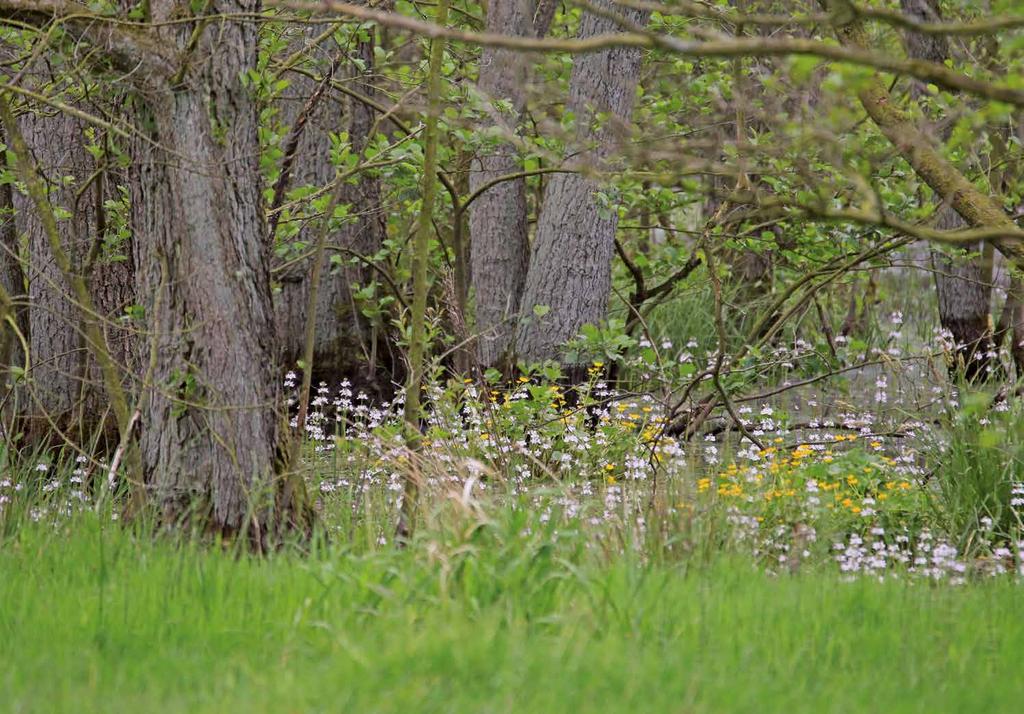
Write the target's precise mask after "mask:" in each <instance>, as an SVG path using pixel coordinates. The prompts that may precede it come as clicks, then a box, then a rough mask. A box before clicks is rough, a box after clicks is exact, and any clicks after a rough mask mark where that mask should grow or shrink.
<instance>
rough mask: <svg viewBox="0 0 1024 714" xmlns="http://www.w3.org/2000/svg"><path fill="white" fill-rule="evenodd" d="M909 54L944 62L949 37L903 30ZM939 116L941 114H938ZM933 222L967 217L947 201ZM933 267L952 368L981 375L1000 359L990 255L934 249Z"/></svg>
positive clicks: (947, 224)
mask: <svg viewBox="0 0 1024 714" xmlns="http://www.w3.org/2000/svg"><path fill="white" fill-rule="evenodd" d="M900 6H901V7H902V9H903V13H904V14H905V15H907V16H909V17H911V18H913V19H914V20H917V21H920V22H941V21H942V14H941V12H940V9H939V6H938V3H937V2H935V0H900ZM905 43H906V48H907V55H908V56H909V57H911V58H913V59H923V60H928V61H929V62H935V63H938V64H943V63H944V62H945V61H946V60H948V59H949V58H950V49H949V40H948V38H947V37H946V36H945V35H926V34H923V33H918V32H914V31H907V32H906V33H905ZM911 95H912V96H913V97H914V98H915V99H920V98H921V97H923V96H925V90H924V88H923V87H922V86H921V82H917V81H914V82H913V84H912V85H911ZM941 119H942V118H940V120H941ZM937 133H938V136H939V138H940V139H943V140H944V139H945V138H947V137H948V134H949V131H948V129H942V128H940V129H939V130H938V132H937ZM936 227H937V228H941V229H944V230H956V229H962V228H967V227H968V225H967V222H966V221H965V220H964V219H963V218H961V216H960V215H959V214H958V213H957V212H956V211H955V210H953V209H952V208H951V207H949V206H943V207H941V208H940V209H939V214H938V219H937V225H936ZM965 248H966V249H967V251H968V252H972V253H979V252H981V251H982V250H983V246H982V245H981V244H977V243H976V244H973V245H970V246H965ZM932 267H933V268H934V270H935V273H934V275H935V291H936V293H937V295H938V303H939V322H940V323H941V325H942V327H943V329H945V330H948V331H949V332H950V334H951V335H952V337H953V340H954V341H955V342H956V352H955V355H954V361H953V364H952V365H951V368H952V369H953V370H954V372H956V373H957V374H961V373H962V374H963V375H964V377H965V378H966V379H967V380H968V381H971V382H974V381H978V380H984V379H986V378H988V376H989V375H990V374H991V373H992V371H993V370H994V368H995V366H996V365H997V364H998V361H997V355H996V351H995V343H994V341H993V331H992V318H991V307H992V260H991V256H990V257H989V259H987V260H986V259H985V256H984V255H975V256H973V257H969V258H958V259H952V258H950V257H949V255H948V254H947V253H943V252H942V251H939V250H933V251H932Z"/></svg>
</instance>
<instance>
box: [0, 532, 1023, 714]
mask: <svg viewBox="0 0 1024 714" xmlns="http://www.w3.org/2000/svg"><path fill="white" fill-rule="evenodd" d="M507 525H508V524H503V525H499V526H497V527H496V528H495V530H494V532H490V533H485V534H478V536H477V538H478V543H477V544H476V547H471V546H467V545H465V544H464V545H463V547H461V548H450V547H446V546H445V545H443V544H439V543H438V542H437V541H436V540H434V539H433V538H432V537H431V538H424V539H418V540H417V542H416V544H414V545H413V546H412V547H410V548H407V549H405V550H394V549H392V550H382V551H379V552H376V553H364V554H356V553H354V552H352V551H351V550H349V549H346V548H342V547H340V546H327V547H323V548H318V549H316V550H315V552H314V553H312V554H309V555H305V556H302V557H300V556H297V555H296V554H294V553H288V552H282V553H279V554H277V555H275V556H272V557H270V558H266V559H257V558H253V557H249V556H239V555H238V554H236V553H232V552H226V551H220V550H216V549H209V548H203V547H198V546H196V547H191V546H182V545H180V544H175V543H171V542H169V541H161V540H157V541H154V540H153V539H152V538H137V537H135V536H133V535H131V534H130V533H129V532H127V531H125V530H123V529H120V528H115V527H111V526H110V525H109V522H106V523H104V522H103V521H102V520H101V519H98V518H96V517H94V516H88V515H86V516H82V517H79V518H76V519H75V520H74V521H73V522H72V523H69V524H68V527H67V528H65V529H61V530H59V531H54V530H53V529H50V528H44V527H40V526H32V527H27V528H26V529H24V530H23V531H22V532H21V533H20V534H19V537H18V538H17V540H16V542H13V543H9V544H8V545H7V547H5V548H3V549H0V603H2V605H0V692H2V694H0V710H2V711H6V712H141V711H161V712H225V711H246V712H315V711H323V712H341V711H353V712H354V711H367V712H566V711H580V712H653V711H674V712H725V711H728V712H770V711H777V712H782V711H791V712H868V711H886V712H929V713H934V712H965V711H986V712H1014V711H1019V703H1020V701H1021V698H1022V696H1024V679H1022V678H1021V677H1020V676H1019V672H1020V662H1021V659H1022V657H1024V599H1022V598H1021V596H1020V590H1019V585H1016V584H1014V583H1013V582H1011V581H1007V580H1005V579H994V580H987V581H984V582H981V583H976V584H973V585H971V586H970V587H960V588H955V587H949V586H944V585H943V586H936V585H934V584H930V583H928V582H922V581H918V580H895V579H889V580H886V581H885V582H879V581H878V580H876V579H870V578H858V579H855V580H843V579H841V578H840V576H839V575H837V574H836V573H834V572H823V571H821V570H808V571H802V572H800V573H798V574H795V575H789V574H786V575H782V576H775V577H773V576H769V575H766V574H765V573H764V571H763V570H758V569H755V568H753V567H752V566H751V564H750V563H749V562H741V561H737V560H735V559H723V560H718V561H716V562H714V563H710V564H707V565H702V566H699V567H698V566H696V565H692V564H691V565H689V566H682V565H679V564H676V565H672V564H667V563H659V564H650V563H643V562H641V560H640V559H638V558H634V557H630V556H628V555H624V556H622V557H620V558H617V559H615V560H614V561H613V562H608V563H604V564H597V563H595V562H593V561H592V560H590V559H588V558H586V557H580V554H579V552H577V554H576V556H573V555H571V554H568V553H565V552H563V551H561V549H559V548H557V547H555V548H552V547H550V546H549V547H545V546H544V544H543V543H541V542H540V541H536V540H532V541H531V540H528V542H526V543H522V544H520V545H521V547H510V544H509V543H504V542H503V539H504V538H505V537H507V536H508V535H509V534H508V533H507V532H504V533H503V532H502V531H503V529H504V528H505V527H506V526H507ZM448 545H449V546H450V545H451V544H448Z"/></svg>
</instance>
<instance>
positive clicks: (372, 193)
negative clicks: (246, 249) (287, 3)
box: [275, 25, 393, 394]
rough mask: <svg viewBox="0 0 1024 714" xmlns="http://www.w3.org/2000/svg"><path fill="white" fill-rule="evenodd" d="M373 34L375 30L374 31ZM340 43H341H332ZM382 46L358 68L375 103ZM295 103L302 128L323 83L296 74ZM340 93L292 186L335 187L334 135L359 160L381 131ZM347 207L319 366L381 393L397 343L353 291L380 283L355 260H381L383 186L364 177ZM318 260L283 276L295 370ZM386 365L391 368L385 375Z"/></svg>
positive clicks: (356, 84) (322, 302)
mask: <svg viewBox="0 0 1024 714" xmlns="http://www.w3.org/2000/svg"><path fill="white" fill-rule="evenodd" d="M321 29H322V28H321V26H319V25H314V26H311V27H310V28H309V29H308V30H306V34H307V37H312V36H314V35H317V34H319V33H320V30H321ZM368 32H371V33H372V30H368ZM330 42H331V43H332V44H333V40H332V41H330ZM374 44H375V43H374V41H373V39H372V38H371V39H370V40H368V41H360V42H358V43H356V46H355V48H354V52H353V55H354V56H353V59H355V60H360V61H361V62H362V63H363V69H362V70H360V69H358V68H357V67H356V66H355V63H352V65H351V67H352V69H351V76H350V79H351V80H352V83H351V84H352V88H353V89H355V90H356V91H358V92H359V93H361V94H363V95H364V96H368V97H370V98H373V96H374V88H373V86H372V84H371V83H370V82H369V80H368V78H369V76H370V75H371V74H372V72H373V48H374ZM309 54H310V55H312V56H314V57H317V56H320V55H326V54H327V50H326V49H325V48H323V47H311V48H310V49H309ZM330 61H331V60H330V59H329V58H327V57H323V60H322V61H314V62H313V67H314V69H315V74H317V75H322V74H326V72H327V67H328V66H329V65H330ZM291 81H292V83H291V86H290V87H289V88H288V90H287V95H288V96H287V98H286V99H284V100H282V101H281V103H280V105H281V112H282V120H283V122H284V123H285V125H287V126H289V127H294V126H295V122H296V120H297V119H298V117H299V114H300V113H301V111H302V109H303V107H304V105H305V103H306V100H307V99H308V98H309V97H310V95H311V94H313V92H314V91H316V87H317V82H316V81H315V80H314V79H312V78H310V77H308V76H306V75H304V74H294V75H292V77H291ZM340 114H341V112H340V111H339V104H338V103H337V101H335V98H334V96H333V93H332V92H331V91H330V90H328V92H327V94H326V96H325V97H324V98H323V99H322V100H321V101H320V102H319V103H317V105H316V106H315V108H314V109H313V111H312V113H311V116H309V118H308V124H307V125H306V127H305V129H304V130H303V131H302V134H301V135H300V138H299V142H298V145H297V148H296V152H295V157H294V162H293V168H292V174H293V176H292V182H291V183H292V186H304V185H309V186H315V187H317V188H320V187H323V186H326V185H328V184H329V183H331V181H332V180H333V179H334V176H335V168H334V166H333V165H332V164H331V161H330V150H331V140H330V134H331V132H336V131H337V130H338V129H339V127H341V126H344V127H345V128H346V130H347V131H348V135H349V142H350V144H351V148H352V152H353V153H354V154H362V152H363V151H364V149H365V148H366V144H367V142H368V141H369V139H370V131H371V130H372V128H373V123H374V115H373V109H371V108H370V107H367V106H366V105H365V104H363V103H362V102H359V101H358V100H355V99H351V98H349V99H348V100H347V102H346V104H345V116H344V119H343V118H342V117H341V116H340ZM338 202H339V203H341V204H349V205H350V206H351V209H350V215H351V216H353V220H352V221H351V222H349V223H346V224H345V225H343V226H341V227H340V228H339V229H338V230H337V231H335V232H334V234H333V235H331V236H330V238H329V244H330V252H331V254H332V255H339V256H340V257H341V259H342V261H343V262H342V263H341V264H340V265H332V266H331V268H330V269H329V270H328V271H326V272H325V274H324V275H323V277H322V279H321V283H320V288H319V290H318V293H317V310H316V315H315V316H314V319H315V321H316V326H315V343H314V359H313V380H314V383H317V382H321V381H323V382H326V383H328V384H330V385H336V384H337V383H338V382H340V381H341V380H342V379H346V378H347V379H350V380H351V381H353V382H354V383H355V384H356V386H357V387H359V388H361V389H366V390H367V391H371V392H375V393H377V394H384V393H386V392H387V391H388V386H389V380H388V379H387V376H386V375H385V374H384V373H385V372H387V371H388V370H389V369H390V368H391V367H392V364H393V360H392V358H391V351H390V344H389V343H388V341H387V340H386V331H385V329H384V327H383V326H382V325H379V324H377V325H374V324H371V322H370V321H369V320H367V319H366V318H365V317H364V316H363V315H362V313H361V311H360V308H359V305H357V303H356V300H355V297H354V290H353V286H354V285H356V284H366V283H367V282H368V281H369V280H372V279H374V278H375V276H374V274H373V270H372V269H369V268H367V267H366V266H365V265H358V264H357V265H353V264H352V260H353V256H371V255H373V254H374V253H376V252H377V251H378V250H379V249H380V247H381V244H382V242H383V240H384V238H385V236H386V219H385V216H384V212H383V210H382V208H381V202H380V181H379V179H377V178H376V177H374V176H369V175H360V176H358V177H357V180H356V183H355V184H354V185H352V184H345V185H344V186H343V187H342V188H341V195H340V196H339V201H338ZM318 225H319V223H318V222H317V221H313V222H312V223H311V224H310V225H309V227H306V228H303V229H302V231H301V232H300V233H299V235H298V236H296V237H295V240H298V241H301V242H304V243H305V244H307V245H311V244H313V243H315V242H316V241H315V238H314V236H313V234H315V233H316V232H317V231H318V230H319V227H318ZM310 267H311V259H307V260H304V261H301V262H299V263H296V264H294V265H292V266H289V268H288V269H287V270H286V271H284V273H283V274H282V275H281V276H280V277H279V279H280V282H281V291H280V293H279V294H278V295H276V296H275V309H276V321H277V326H278V330H279V333H280V337H281V345H282V351H283V363H284V365H285V366H287V367H293V366H294V365H295V364H296V362H297V361H298V360H299V359H300V358H301V355H302V348H303V340H304V333H305V326H306V319H307V312H308V309H309V279H308V277H309V272H310ZM382 366H383V369H382Z"/></svg>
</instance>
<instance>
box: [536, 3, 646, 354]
mask: <svg viewBox="0 0 1024 714" xmlns="http://www.w3.org/2000/svg"><path fill="white" fill-rule="evenodd" d="M595 5H596V6H597V7H600V8H602V9H605V10H609V11H610V10H611V8H613V7H616V6H615V4H614V3H613V2H610V0H601V1H600V2H597V3H595ZM621 12H622V15H623V17H625V18H626V19H627V20H629V21H631V22H633V23H636V24H643V23H645V22H646V18H647V13H646V12H645V11H641V10H636V9H625V8H623V9H621ZM618 29H619V25H618V24H617V23H616V22H615V21H614V20H613V19H610V18H606V17H598V16H597V15H594V14H592V13H589V12H586V13H584V15H583V19H582V21H581V25H580V30H579V36H580V37H581V38H585V37H592V36H594V35H598V34H603V33H608V32H615V31H616V30H618ZM641 60H642V53H641V51H640V50H639V49H636V48H631V47H617V48H613V49H610V50H603V51H601V52H594V53H592V54H585V55H577V56H576V57H575V58H574V60H573V70H572V76H571V78H570V91H569V103H568V107H567V109H568V110H569V111H571V112H572V113H573V114H574V116H575V117H576V121H577V126H576V140H577V143H578V145H579V146H577V147H574V148H575V149H579V150H580V153H579V154H576V152H575V151H574V152H573V155H574V156H575V158H573V159H571V160H570V161H569V162H568V163H569V165H570V166H573V167H575V168H580V169H584V168H585V167H586V165H587V164H591V165H593V166H594V167H597V168H601V169H607V168H608V165H609V159H610V158H611V156H612V154H613V152H614V151H615V149H616V147H617V145H618V143H619V142H618V141H617V138H618V137H619V136H620V135H621V134H622V133H623V126H624V125H626V124H628V122H629V119H630V115H631V114H632V110H633V102H634V98H635V95H636V87H637V82H638V81H639V76H640V65H641ZM598 113H603V114H607V115H608V117H609V119H608V120H606V121H604V123H603V124H602V125H601V126H599V127H595V126H594V123H595V121H596V120H597V115H598ZM601 188H602V184H601V183H600V182H599V181H598V180H596V179H594V178H591V177H589V176H586V175H584V174H583V173H579V174H555V175H554V176H553V177H552V178H551V180H550V181H549V182H548V185H547V189H546V190H545V193H544V205H543V208H542V210H541V214H540V218H539V220H538V225H537V235H536V237H535V239H534V243H533V250H532V252H531V256H530V267H529V271H528V273H527V276H526V287H525V292H524V295H523V300H522V307H523V315H524V319H523V321H522V322H521V324H520V326H519V328H518V331H517V333H516V352H517V355H518V356H519V357H521V358H523V359H525V360H527V361H531V362H534V361H539V360H544V359H550V358H555V357H557V356H558V353H559V349H560V347H561V346H562V345H563V344H564V343H565V342H566V341H568V340H570V339H572V338H573V337H575V336H576V335H577V334H578V333H579V330H580V328H581V327H582V326H583V325H585V324H587V323H598V322H600V321H601V319H602V318H604V316H605V311H606V309H607V306H608V296H609V294H610V292H611V261H612V256H613V254H614V251H615V230H616V227H617V226H618V215H617V213H616V211H615V207H614V206H612V207H611V210H608V209H606V208H603V207H602V206H601V203H600V201H599V200H598V197H597V196H596V193H597V192H598V191H600V190H601ZM538 306H545V307H546V308H547V311H546V313H545V314H544V315H543V316H539V313H540V311H537V310H536V308H537V307H538ZM574 371H578V370H574Z"/></svg>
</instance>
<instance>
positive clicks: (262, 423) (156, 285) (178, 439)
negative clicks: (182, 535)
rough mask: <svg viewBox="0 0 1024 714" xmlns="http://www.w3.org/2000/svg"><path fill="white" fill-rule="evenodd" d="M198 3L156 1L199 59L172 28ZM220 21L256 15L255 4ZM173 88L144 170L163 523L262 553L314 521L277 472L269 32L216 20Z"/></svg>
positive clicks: (279, 422) (138, 171) (138, 227)
mask: <svg viewBox="0 0 1024 714" xmlns="http://www.w3.org/2000/svg"><path fill="white" fill-rule="evenodd" d="M187 8H188V3H187V2H181V1H174V0H154V1H153V2H152V3H151V12H152V21H153V23H154V25H155V26H156V27H157V28H158V29H156V32H157V33H159V37H160V38H161V40H162V41H163V42H165V43H166V44H167V45H169V46H172V47H177V48H179V50H180V51H181V52H183V53H184V54H188V52H189V51H190V50H188V45H189V43H190V37H191V36H192V34H193V33H192V29H193V28H192V27H190V26H189V25H188V24H185V26H184V27H183V26H182V25H181V24H175V23H170V22H167V21H169V20H171V19H172V18H175V17H180V15H181V13H182V11H183V10H187ZM217 10H218V11H220V12H222V13H226V14H230V13H253V12H258V11H259V10H260V2H258V0H223V1H222V2H219V3H217ZM191 52H194V53H195V55H196V56H197V57H201V61H198V60H196V61H195V62H194V64H193V65H191V66H190V69H189V70H188V71H187V72H186V73H185V74H184V75H183V76H182V78H181V81H180V83H178V84H177V85H176V86H173V87H171V88H169V89H170V91H164V92H159V93H156V92H154V93H151V94H145V95H142V96H140V97H138V98H137V99H138V100H139V101H140V104H141V106H140V110H141V114H142V116H141V117H140V119H141V121H140V122H139V125H140V126H145V127H148V129H149V131H148V136H146V137H144V138H143V139H141V140H139V141H137V142H136V145H135V155H134V157H133V158H134V162H133V166H132V208H133V219H134V230H135V235H136V242H135V245H136V256H137V266H138V275H139V286H140V295H144V296H146V297H147V298H148V303H147V304H146V314H147V317H148V328H149V330H150V331H151V337H150V339H153V340H155V341H156V342H155V344H154V345H152V346H151V347H152V349H153V353H152V354H153V357H154V360H153V363H152V367H153V375H152V383H151V384H149V385H147V386H148V388H147V390H146V395H145V397H146V399H147V400H148V402H147V403H146V405H145V408H144V409H143V410H142V415H143V416H142V433H141V437H140V450H141V453H142V461H143V469H144V471H145V475H146V481H147V485H148V486H149V488H150V490H151V492H152V493H153V494H155V496H156V499H157V501H158V503H159V505H160V508H161V510H162V513H163V517H164V520H165V521H166V522H168V523H171V524H176V523H179V522H182V521H185V522H189V521H193V519H194V522H196V523H197V524H201V525H202V526H204V527H205V529H206V530H208V531H211V532H215V533H219V534H223V535H225V536H228V537H231V536H235V535H242V534H244V535H247V536H248V537H249V538H250V539H251V540H252V541H253V542H254V543H256V544H257V545H260V546H262V545H265V544H266V543H267V539H268V536H269V535H270V534H271V533H272V532H273V530H274V529H276V528H277V527H282V526H285V525H289V524H291V523H294V522H295V521H296V520H301V519H302V518H304V516H305V513H304V511H302V510H301V509H302V508H303V501H302V496H301V493H300V491H299V489H298V488H297V487H296V486H295V485H294V481H293V480H291V479H288V478H284V477H281V478H279V477H277V476H276V474H277V472H278V469H279V468H280V466H281V462H282V461H283V460H284V454H283V451H284V444H286V443H287V436H286V433H285V429H284V418H283V414H282V410H281V408H280V407H281V393H280V392H281V387H280V384H281V375H280V373H279V371H278V365H277V364H276V360H275V346H276V344H277V340H276V334H275V326H274V313H273V304H272V298H271V292H270V269H269V268H270V245H269V240H268V232H267V231H268V229H267V223H266V220H265V216H264V206H263V200H262V195H261V183H262V180H261V176H260V170H259V140H258V136H257V106H256V104H255V102H254V100H253V98H252V96H251V94H250V92H249V90H248V89H246V87H244V86H243V84H242V77H243V76H244V73H245V72H246V71H247V70H250V69H255V67H256V60H257V25H256V24H255V23H251V22H240V21H231V20H223V21H222V20H217V21H215V24H212V25H211V26H208V27H206V28H205V29H204V30H203V31H202V32H201V33H200V34H199V36H198V39H197V40H196V41H195V47H194V49H193V50H191Z"/></svg>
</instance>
